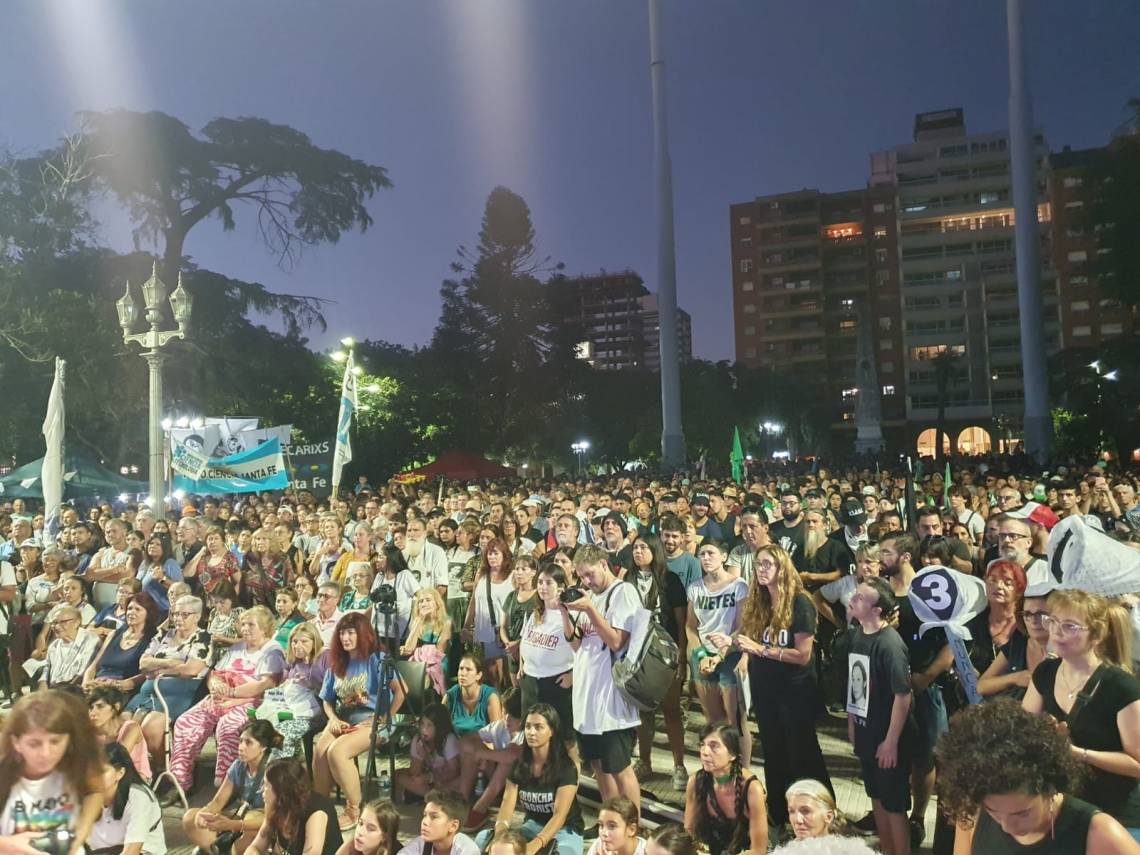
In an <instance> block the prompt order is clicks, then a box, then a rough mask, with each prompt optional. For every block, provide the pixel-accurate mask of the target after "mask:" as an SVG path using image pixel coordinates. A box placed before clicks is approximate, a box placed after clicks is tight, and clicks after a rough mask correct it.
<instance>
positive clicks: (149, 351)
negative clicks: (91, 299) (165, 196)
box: [115, 264, 193, 519]
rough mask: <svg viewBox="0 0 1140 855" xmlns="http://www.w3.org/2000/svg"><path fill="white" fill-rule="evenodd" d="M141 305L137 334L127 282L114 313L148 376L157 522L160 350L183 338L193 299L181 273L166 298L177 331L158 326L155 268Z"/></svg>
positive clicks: (159, 287)
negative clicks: (139, 349) (140, 325)
mask: <svg viewBox="0 0 1140 855" xmlns="http://www.w3.org/2000/svg"><path fill="white" fill-rule="evenodd" d="M142 293H143V304H144V306H145V308H146V315H145V319H146V321H147V323H148V324H150V329H148V330H145V331H144V332H141V333H133V332H131V330H132V329H133V328H134V326H135V322H136V321H137V320H138V307H137V306H136V305H135V301H134V300H133V299H132V298H131V284H130V283H129V282H128V283H127V290H126V293H125V294H123V296H122V297H120V298H119V299H118V301H117V302H116V303H115V310H116V311H117V312H118V315H119V326H120V327H122V329H123V342H124V343H126V344H131V343H132V342H137V343H138V344H139V346H141V347H142V348H143V352H142V356H143V358H144V359H145V360H146V362H147V367H148V368H149V373H150V411H149V425H148V427H149V430H148V439H149V441H148V446H149V448H148V451H149V457H150V460H149V463H150V467H149V470H150V471H149V476H150V496H151V500H152V503H153V506H154V512H155V517H156V518H157V519H165V518H166V502H165V500H164V491H165V488H166V483H165V482H166V479H165V477H164V471H163V470H164V467H163V444H164V443H163V431H162V363H163V362H164V361H165V360H166V354H165V353H163V352H162V349H163V348H164V347H166V345H167V343H168V342H170V341H171V340H172V339H176V338H182V339H184V338H186V333H187V330H188V329H189V327H190V312H191V308H192V306H193V298H192V297H191V296H190V295H189V294H187V293H186V290H185V289H184V288H183V287H182V274H181V273H180V274H178V287H177V288H175V289H174V292H173V293H172V294H171V295H170V298H169V302H170V310H171V313H172V314H173V316H174V322H175V323H176V324H177V325H178V328H177V329H173V330H163V329H161V328H160V325H161V323H162V321H163V312H162V304H163V301H164V300H166V285H165V284H164V283H163V282H162V280H161V279H159V278H158V265H157V264H155V265H154V266H152V268H151V272H150V278H149V279H147V280H146V282H144V283H143V284H142Z"/></svg>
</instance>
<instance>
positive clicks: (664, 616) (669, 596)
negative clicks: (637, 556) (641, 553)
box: [625, 570, 689, 639]
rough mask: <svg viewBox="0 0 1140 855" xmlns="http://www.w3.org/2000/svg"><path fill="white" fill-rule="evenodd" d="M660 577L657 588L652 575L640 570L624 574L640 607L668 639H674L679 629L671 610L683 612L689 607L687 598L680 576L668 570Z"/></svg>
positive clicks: (677, 635)
mask: <svg viewBox="0 0 1140 855" xmlns="http://www.w3.org/2000/svg"><path fill="white" fill-rule="evenodd" d="M661 576H662V587H658V585H657V581H656V580H655V579H654V578H653V576H652V574H643V573H642V572H641V571H640V570H631V571H630V572H629V573H627V574H626V576H625V581H627V582H632V583H633V584H634V585H635V586H636V587H637V593H638V595H639V596H640V597H641V603H642V605H644V606H645V607H646V608H647V609H649V610H650V611H652V612H653V615H654V617H655V618H656V619H657V622H658V623H660V624H661V626H662V627H663V628H664V630H665V631H666V632H667V633H669V637H670V638H673V639H676V638H678V637H679V633H680V631H681V627H680V626H678V625H677V616H676V614H675V612H674V611H673V610H674V609H681V611H682V612H684V611H685V610H686V609H687V608H688V607H689V598H688V596H686V594H685V585H684V583H682V582H681V577H680V576H678V575H677V574H676V573H672V572H670V571H669V570H665V571H664V572H662V574H661ZM662 588H663V590H662Z"/></svg>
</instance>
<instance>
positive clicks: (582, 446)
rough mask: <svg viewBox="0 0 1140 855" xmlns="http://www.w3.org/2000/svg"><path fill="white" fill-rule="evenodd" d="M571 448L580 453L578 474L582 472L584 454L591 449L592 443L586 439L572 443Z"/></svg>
mask: <svg viewBox="0 0 1140 855" xmlns="http://www.w3.org/2000/svg"><path fill="white" fill-rule="evenodd" d="M570 450H571V451H573V452H574V453H575V454H577V455H578V474H579V475H581V474H582V455H584V454H585V453H586V452H587V451H589V450H590V443H589V442H587V441H586V440H584V439H581V440H578V442H572V443H570Z"/></svg>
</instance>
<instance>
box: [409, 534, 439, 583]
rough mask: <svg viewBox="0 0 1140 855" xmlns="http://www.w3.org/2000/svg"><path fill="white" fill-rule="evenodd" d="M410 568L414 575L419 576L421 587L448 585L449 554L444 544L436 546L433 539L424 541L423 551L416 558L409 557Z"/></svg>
mask: <svg viewBox="0 0 1140 855" xmlns="http://www.w3.org/2000/svg"><path fill="white" fill-rule="evenodd" d="M404 558H405V559H406V560H407V562H408V569H409V570H411V571H412V573H413V575H415V576H418V577H419V587H421V588H436V587H439V586H441V585H447V555H446V553H444V551H443V547H442V546H436V545H435V544H434V543H432V542H431V541H424V546H423V552H421V553H420V554H419V555H417V556H416V557H415V558H408V553H407V552H405V553H404Z"/></svg>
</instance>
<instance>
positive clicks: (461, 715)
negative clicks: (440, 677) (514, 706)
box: [447, 685, 495, 736]
mask: <svg viewBox="0 0 1140 855" xmlns="http://www.w3.org/2000/svg"><path fill="white" fill-rule="evenodd" d="M460 691H461V689H460V688H459V686H458V685H454V686H452V687H451V688H450V689H448V690H447V708H448V709H449V710H450V711H451V726H452V727H453V728H454V729H455V733H456V735H457V736H465V735H466V734H468V733H474V732H475V731H477V730H479V729H480V728H482V727H486V726H487V725H488V724H489V723H490V721H489V719H488V718H487V711H488V707H489V706H490V704H491V695H493V694H494V693H495V690H494V689H492V688H491V687H490V686H480V687H479V700H478V702H476V704H475V710H474V712H468V711H467V707H465V706H464V705H463V697H462V695H460Z"/></svg>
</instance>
